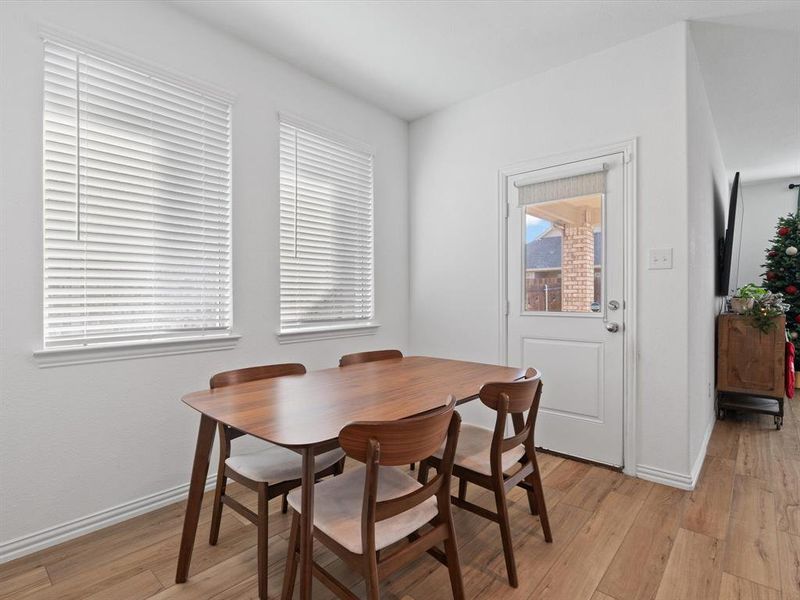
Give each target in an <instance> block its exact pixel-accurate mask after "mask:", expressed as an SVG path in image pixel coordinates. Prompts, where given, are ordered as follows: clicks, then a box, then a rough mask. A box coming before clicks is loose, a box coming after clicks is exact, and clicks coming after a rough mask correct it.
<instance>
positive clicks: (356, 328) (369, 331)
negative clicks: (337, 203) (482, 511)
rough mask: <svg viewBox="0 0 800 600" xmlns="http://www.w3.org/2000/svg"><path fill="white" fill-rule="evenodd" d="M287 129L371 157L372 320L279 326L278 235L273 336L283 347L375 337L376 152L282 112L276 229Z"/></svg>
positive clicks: (355, 140)
mask: <svg viewBox="0 0 800 600" xmlns="http://www.w3.org/2000/svg"><path fill="white" fill-rule="evenodd" d="M284 124H286V125H289V126H291V127H296V128H298V129H302V130H304V131H307V132H309V133H311V134H313V135H316V136H320V137H323V138H325V139H327V140H329V141H332V142H335V143H338V144H341V145H344V146H347V147H348V148H349V149H351V150H354V151H359V152H363V153H367V154H370V155H371V156H372V173H371V175H372V196H371V209H370V227H371V233H372V241H371V244H370V248H369V252H370V261H371V265H372V268H371V307H372V316H371V317H370V318H369V319H364V320H348V321H344V320H343V321H341V322H338V323H324V324H316V325H315V324H312V325H302V326H298V327H284V326H283V324H282V306H281V305H282V300H281V293H282V290H281V286H280V278H281V271H282V268H283V265H282V264H281V263H282V260H281V251H280V235H279V236H278V282H279V283H278V307H277V313H278V314H277V319H278V329H277V330H276V332H275V336H276V338H277V339H278V341H279V343H281V344H286V343H295V342H306V341H315V340H324V339H329V338H344V337H357V336H366V335H374V334H375V333H377V331H378V329H379V328H380V326H381V325H380V322H379V321H378V319H377V312H378V309H377V293H376V292H377V290H376V286H375V271H376V267H375V150H374V148H373V147H372V146H371V145H369V144H367V143H365V142H363V141H361V140H358V139H356V138H353V137H351V136H348V135H346V134H342V133H340V132H337V131H333V130H331V129H329V128H327V127H324V126H320V125H318V124H316V123H313V122H310V121H308V120H306V119H303V118H301V117H298V116H296V115H294V114H292V113H287V112H284V111H281V112H279V113H278V114H277V126H278V188H279V193H278V204H279V206H278V215H279V217H278V227H279V228H280V216H281V207H280V184H281V178H280V165H281V150H280V128H281V126H282V125H284Z"/></svg>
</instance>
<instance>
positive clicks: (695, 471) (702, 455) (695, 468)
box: [691, 414, 717, 489]
mask: <svg viewBox="0 0 800 600" xmlns="http://www.w3.org/2000/svg"><path fill="white" fill-rule="evenodd" d="M716 423H717V416H716V414H715V415H713V416H712V417H711V420H710V421H709V423H708V427H707V428H706V434H705V435H704V436H703V443H702V444H700V450H699V452H698V453H697V456H696V457H695V459H694V464H693V465H692V471H691V473H692V489H694V486H695V485H697V480H698V479H700V471H702V470H703V463H704V462H705V460H706V452H708V442H709V440H710V439H711V434H712V433H713V432H714V425H716Z"/></svg>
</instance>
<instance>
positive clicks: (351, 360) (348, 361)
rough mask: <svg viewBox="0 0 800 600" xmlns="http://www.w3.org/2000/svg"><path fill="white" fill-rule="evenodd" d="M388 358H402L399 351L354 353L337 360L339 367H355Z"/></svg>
mask: <svg viewBox="0 0 800 600" xmlns="http://www.w3.org/2000/svg"><path fill="white" fill-rule="evenodd" d="M389 358H403V353H402V352H400V350H372V351H370V352H356V353H354V354H345V355H344V356H342V358H340V359H339V366H340V367H346V366H347V365H357V364H360V363H366V362H374V361H376V360H387V359H389Z"/></svg>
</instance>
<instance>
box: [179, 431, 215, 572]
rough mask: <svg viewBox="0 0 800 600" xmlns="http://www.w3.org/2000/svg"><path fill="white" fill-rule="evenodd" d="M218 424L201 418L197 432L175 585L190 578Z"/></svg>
mask: <svg viewBox="0 0 800 600" xmlns="http://www.w3.org/2000/svg"><path fill="white" fill-rule="evenodd" d="M216 430H217V422H216V421H215V420H214V419H212V418H211V417H209V416H207V415H201V416H200V429H199V431H198V432H197V445H196V446H195V450H194V464H193V465H192V478H191V480H190V483H189V497H188V499H187V501H186V514H185V515H184V517H183V533H182V534H181V547H180V551H179V553H178V570H177V572H176V573H175V583H184V582H185V581H186V579H187V578H188V577H189V564H190V563H191V562H192V549H193V548H194V538H195V534H196V533H197V523H198V521H199V520H200V507H201V506H202V504H203V493H204V492H205V487H206V478H207V477H208V462H209V458H210V456H211V448H212V447H213V446H214V433H215V432H216Z"/></svg>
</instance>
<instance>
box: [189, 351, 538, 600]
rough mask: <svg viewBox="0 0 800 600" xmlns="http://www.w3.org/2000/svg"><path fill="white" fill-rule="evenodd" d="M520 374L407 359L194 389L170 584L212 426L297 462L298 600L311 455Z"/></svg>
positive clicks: (306, 546) (305, 590)
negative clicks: (196, 424)
mask: <svg viewBox="0 0 800 600" xmlns="http://www.w3.org/2000/svg"><path fill="white" fill-rule="evenodd" d="M524 373H525V372H524V370H523V369H517V368H513V367H503V366H498V365H491V364H483V363H474V362H465V361H458V360H448V359H443V358H430V357H425V356H407V357H403V358H393V359H388V360H381V361H376V362H369V363H362V364H356V365H349V366H346V367H336V368H333V369H324V370H320V371H310V372H308V373H306V374H304V375H288V376H284V377H277V378H274V379H265V380H260V381H252V382H249V383H241V384H236V385H231V386H226V387H221V388H216V389H208V390H202V391H199V392H193V393H191V394H187V395H186V396H184V397H183V398H182V400H183V402H185V403H186V404H188V405H189V406H190V407H192V408H194V409H195V410H197V411H198V412H199V413H200V429H199V431H198V433H197V444H196V447H195V453H194V464H193V465H192V476H191V480H190V485H189V497H188V501H187V504H186V515H185V517H184V521H183V533H182V536H181V544H180V550H179V555H178V569H177V573H176V575H175V581H176V583H183V582H185V581H186V580H187V578H188V575H189V565H190V563H191V559H192V548H193V547H194V540H195V535H196V533H197V524H198V521H199V518H200V508H201V505H202V501H203V493H204V491H205V485H206V478H207V476H208V465H209V459H210V455H211V449H212V446H213V445H214V434H215V431H216V424H217V423H218V422H221V423H224V424H226V425H228V426H230V427H233V428H235V429H238V430H239V431H242V432H244V433H246V434H248V435H251V436H254V437H257V438H260V439H262V440H265V441H267V442H271V443H273V444H277V445H279V446H283V447H286V448H290V449H292V450H294V451H296V452H298V453H299V454H300V455H301V456H302V479H301V512H300V575H299V577H300V586H299V588H300V598H301V600H308V599H309V598H310V597H311V579H312V549H313V548H312V528H313V514H314V456H315V455H317V454H321V453H323V452H327V451H328V450H331V449H332V448H335V447H337V446H338V441H337V440H338V436H339V432H340V431H341V430H342V428H343V427H344V426H345V425H346V424H348V423H351V422H353V421H393V420H397V419H404V418H407V417H411V416H414V415H417V414H420V413H424V412H425V411H428V410H431V409H434V408H437V407H439V406H442V405H444V404H446V402H447V397H448V395H450V394H452V395H453V396H455V398H456V400H457V401H458V403H459V404H460V403H464V402H468V401H469V400H473V399H475V398H476V397H477V395H478V391H479V390H480V388H481V386H482V385H483V384H484V383H487V382H489V381H514V380H516V379H519V378H521V377H522V376H523V375H524Z"/></svg>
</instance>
